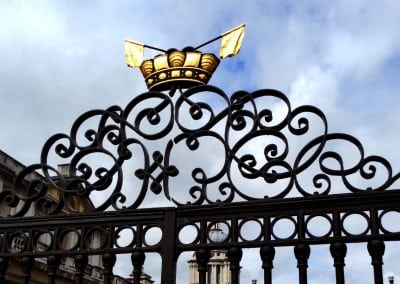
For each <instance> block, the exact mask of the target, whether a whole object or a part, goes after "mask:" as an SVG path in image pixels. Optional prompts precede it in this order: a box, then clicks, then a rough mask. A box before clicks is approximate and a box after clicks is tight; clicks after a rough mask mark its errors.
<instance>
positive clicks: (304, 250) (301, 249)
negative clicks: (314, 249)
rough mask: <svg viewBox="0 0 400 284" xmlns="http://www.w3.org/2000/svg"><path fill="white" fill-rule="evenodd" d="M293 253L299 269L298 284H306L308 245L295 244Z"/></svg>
mask: <svg viewBox="0 0 400 284" xmlns="http://www.w3.org/2000/svg"><path fill="white" fill-rule="evenodd" d="M294 255H295V256H296V259H297V267H298V269H299V284H307V267H308V258H309V257H310V246H309V245H307V244H303V243H300V244H297V245H296V246H295V247H294Z"/></svg>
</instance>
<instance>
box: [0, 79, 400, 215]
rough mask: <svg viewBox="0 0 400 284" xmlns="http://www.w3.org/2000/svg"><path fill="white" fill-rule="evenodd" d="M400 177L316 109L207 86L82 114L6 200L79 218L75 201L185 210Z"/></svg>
mask: <svg viewBox="0 0 400 284" xmlns="http://www.w3.org/2000/svg"><path fill="white" fill-rule="evenodd" d="M349 149H350V150H349ZM349 152H351V153H352V158H351V159H350V160H346V159H347V158H348V156H349V155H348V153H349ZM55 160H57V161H60V162H61V164H68V173H62V172H60V171H59V170H58V168H57V167H55V166H51V164H53V165H54V162H53V161H55ZM127 165H128V166H129V167H128V168H126V167H127ZM131 178H133V179H134V180H133V181H130V179H131ZM127 179H129V182H126V180H127ZM399 179H400V174H399V173H397V174H393V172H392V167H391V165H390V163H389V162H388V161H387V160H386V159H384V158H382V157H379V156H366V155H365V153H364V150H363V146H362V144H361V143H360V141H359V140H357V139H356V138H354V137H353V136H350V135H347V134H342V133H329V132H328V123H327V120H326V117H325V115H324V114H323V113H322V112H321V111H320V110H319V109H317V108H315V107H313V106H308V105H307V106H300V107H297V108H295V109H292V107H291V105H290V102H289V100H288V98H287V97H286V96H285V95H284V94H282V93H281V92H279V91H276V90H258V91H255V92H252V93H248V92H244V91H239V92H236V93H234V94H233V95H232V96H230V97H229V96H227V95H226V94H225V93H224V92H223V91H222V90H220V89H218V88H216V87H213V86H209V85H206V86H199V87H194V88H190V89H187V90H185V91H182V90H180V94H179V95H178V96H175V97H170V96H169V95H168V94H166V93H161V92H147V93H143V94H141V95H139V96H137V97H136V98H134V99H133V100H132V101H131V102H130V103H129V104H128V105H127V106H126V108H125V109H122V108H120V107H118V106H112V107H110V108H108V109H105V110H92V111H89V112H86V113H84V114H83V115H81V116H80V117H78V119H77V120H76V121H75V123H74V124H73V125H72V128H71V131H70V133H69V134H56V135H54V136H52V137H50V138H49V139H48V141H47V142H46V143H45V145H44V146H43V149H42V153H41V159H40V163H39V164H34V165H31V166H28V167H27V168H25V169H24V170H23V171H22V172H20V173H19V174H18V176H17V178H16V180H15V185H14V188H13V189H12V190H11V191H5V192H2V193H0V202H2V203H3V204H4V205H7V206H8V207H9V208H10V215H16V216H22V215H24V214H26V212H28V210H29V209H30V208H32V206H33V207H35V208H36V210H38V212H42V213H43V212H44V214H57V213H60V212H61V211H62V210H68V211H72V212H76V211H78V212H79V209H77V208H76V202H77V200H79V201H80V202H82V201H84V202H87V203H88V204H91V202H92V201H93V200H94V199H96V198H94V197H93V195H94V194H98V196H100V197H97V203H96V202H95V203H93V204H94V205H93V206H92V207H93V210H95V211H104V210H121V209H135V208H139V207H141V206H142V205H143V203H144V202H145V200H154V198H156V199H155V200H156V202H158V201H159V200H160V196H162V195H163V196H164V197H165V198H163V199H164V200H167V201H168V202H172V203H173V204H175V205H177V206H185V205H187V204H197V205H201V204H212V203H230V202H235V201H250V200H257V199H265V198H269V199H279V198H285V197H288V196H290V197H293V196H299V197H305V196H310V195H329V194H335V193H342V192H353V193H354V192H363V191H371V190H375V191H381V190H386V189H389V188H390V187H391V186H392V185H393V183H395V182H396V181H398V180H399ZM310 181H311V182H310ZM364 181H368V183H365V182H364ZM371 181H373V182H371ZM126 183H128V184H126ZM365 184H368V186H366V185H365ZM333 185H335V189H333ZM149 189H150V190H149ZM152 198H153V199H152ZM86 208H87V207H86Z"/></svg>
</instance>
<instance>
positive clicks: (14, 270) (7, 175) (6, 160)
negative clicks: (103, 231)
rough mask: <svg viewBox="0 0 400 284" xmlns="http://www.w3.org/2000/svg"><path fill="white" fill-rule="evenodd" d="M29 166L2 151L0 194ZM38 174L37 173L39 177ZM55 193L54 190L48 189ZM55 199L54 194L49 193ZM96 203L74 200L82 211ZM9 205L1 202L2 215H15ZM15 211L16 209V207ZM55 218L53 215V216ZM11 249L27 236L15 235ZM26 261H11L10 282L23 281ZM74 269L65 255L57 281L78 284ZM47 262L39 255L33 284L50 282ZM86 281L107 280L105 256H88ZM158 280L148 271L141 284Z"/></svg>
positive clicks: (34, 211) (116, 281) (118, 282)
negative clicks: (104, 269) (104, 273)
mask: <svg viewBox="0 0 400 284" xmlns="http://www.w3.org/2000/svg"><path fill="white" fill-rule="evenodd" d="M24 168H25V166H24V165H23V164H21V163H20V162H18V161H16V160H15V159H14V158H12V157H10V156H9V155H7V154H6V153H4V152H3V151H1V150H0V193H1V192H3V191H5V190H9V189H11V188H12V186H13V184H14V180H15V177H16V175H17V174H18V173H19V172H20V171H22V170H23V169H24ZM59 171H60V172H61V173H63V172H66V171H67V166H66V165H63V166H60V167H59ZM36 175H37V176H36ZM35 177H40V176H39V174H37V173H34V174H31V175H30V176H28V177H27V179H28V180H29V179H34V178H35ZM48 192H50V194H51V190H50V191H48ZM49 199H51V196H49ZM92 206H93V204H92V203H91V201H90V199H89V198H87V199H76V200H73V207H74V209H76V211H78V212H82V211H85V210H87V209H90V208H91V207H92ZM9 210H10V209H9V207H5V206H1V205H0V213H1V215H2V216H6V215H8V214H12V213H13V212H11V211H9ZM14 210H15V209H14ZM41 213H43V212H39V211H38V208H34V206H32V207H31V208H30V210H29V212H28V213H27V214H26V215H28V216H35V215H39V214H41ZM64 213H66V214H68V213H69V212H68V210H67V209H65V210H64ZM50 218H51V217H50ZM101 237H102V236H101V235H100V234H98V235H95V236H94V237H93V239H92V240H91V241H92V242H99V241H100V239H101ZM64 242H65V244H64V245H65V246H67V247H68V246H69V245H70V243H73V242H74V240H73V235H71V236H68V238H66V239H65V241H64ZM38 243H40V244H42V245H43V246H44V247H45V246H46V236H45V235H43V236H40V242H38ZM10 246H11V249H15V250H16V251H18V250H20V249H21V248H22V247H23V246H24V236H22V235H21V238H15V239H14V240H13V243H12V244H10ZM22 264H23V262H22V260H21V259H18V258H15V259H11V260H10V266H9V269H8V271H7V275H6V281H7V282H6V283H10V284H14V283H21V281H22V278H21V276H22V268H21V267H22ZM74 272H75V265H74V259H73V258H70V257H63V258H62V259H61V265H60V268H59V269H58V272H57V280H56V283H58V284H72V283H75V280H74ZM47 278H48V277H47V261H46V259H44V258H43V259H40V258H36V259H35V261H34V265H33V268H32V270H31V280H30V283H33V284H42V283H43V284H46V283H48V282H47V281H48V280H47ZM84 279H85V283H87V284H92V283H93V284H95V283H96V284H99V283H102V282H103V273H102V258H101V257H100V256H98V255H91V256H89V259H88V265H87V267H86V269H85V276H84ZM153 282H154V281H152V280H151V277H150V276H149V275H147V274H145V273H143V275H142V277H141V284H152V283H153ZM128 283H133V281H132V279H130V278H128V279H125V278H123V277H120V276H117V275H114V278H113V284H128Z"/></svg>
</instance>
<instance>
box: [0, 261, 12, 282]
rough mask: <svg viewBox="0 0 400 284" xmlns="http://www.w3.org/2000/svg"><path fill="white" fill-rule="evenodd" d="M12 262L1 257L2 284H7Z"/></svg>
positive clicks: (0, 274) (0, 280)
mask: <svg viewBox="0 0 400 284" xmlns="http://www.w3.org/2000/svg"><path fill="white" fill-rule="evenodd" d="M9 265H10V260H9V258H8V257H0V284H5V280H6V273H7V269H8V266H9Z"/></svg>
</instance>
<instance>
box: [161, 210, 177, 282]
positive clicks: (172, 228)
mask: <svg viewBox="0 0 400 284" xmlns="http://www.w3.org/2000/svg"><path fill="white" fill-rule="evenodd" d="M162 231H163V236H162V240H161V260H162V268H161V283H168V284H175V283H176V255H177V251H176V250H177V248H176V213H175V209H174V210H167V211H165V215H164V223H163V228H162Z"/></svg>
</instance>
